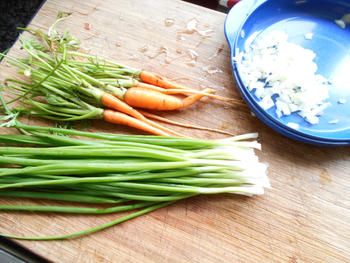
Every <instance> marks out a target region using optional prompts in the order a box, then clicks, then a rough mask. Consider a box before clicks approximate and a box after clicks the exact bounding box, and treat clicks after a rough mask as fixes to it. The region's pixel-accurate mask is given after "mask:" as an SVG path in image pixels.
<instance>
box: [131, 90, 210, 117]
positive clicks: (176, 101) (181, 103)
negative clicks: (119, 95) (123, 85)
mask: <svg viewBox="0 0 350 263" xmlns="http://www.w3.org/2000/svg"><path fill="white" fill-rule="evenodd" d="M210 91H211V89H205V90H204V92H210ZM203 96H205V94H194V95H190V96H188V97H186V98H184V99H180V98H177V97H175V96H171V95H167V94H163V93H161V92H159V91H156V90H150V89H147V88H141V87H132V88H129V89H128V91H127V92H126V93H125V95H124V101H125V102H126V103H127V104H128V105H130V106H133V107H139V108H144V109H149V110H161V111H162V110H177V109H182V108H186V107H189V106H190V105H192V104H193V103H195V102H196V101H198V100H200V99H201V98H202V97H203Z"/></svg>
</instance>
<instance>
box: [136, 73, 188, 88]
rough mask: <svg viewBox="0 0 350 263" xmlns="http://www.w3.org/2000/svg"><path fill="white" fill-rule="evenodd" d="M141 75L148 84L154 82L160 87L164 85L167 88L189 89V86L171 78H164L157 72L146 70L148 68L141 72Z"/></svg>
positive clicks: (142, 79)
mask: <svg viewBox="0 0 350 263" xmlns="http://www.w3.org/2000/svg"><path fill="white" fill-rule="evenodd" d="M139 77H140V79H141V81H143V82H146V83H148V84H152V85H155V86H158V87H162V88H165V89H185V90H186V89H188V88H187V87H184V86H182V85H179V84H177V83H174V82H172V81H170V80H169V79H166V78H163V77H161V76H159V75H158V74H156V73H153V72H150V71H146V70H142V71H141V72H140V75H139Z"/></svg>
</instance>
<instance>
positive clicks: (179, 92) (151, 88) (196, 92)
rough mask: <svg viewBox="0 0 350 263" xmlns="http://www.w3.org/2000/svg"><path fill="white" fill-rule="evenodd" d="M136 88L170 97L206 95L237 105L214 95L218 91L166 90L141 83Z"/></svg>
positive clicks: (230, 100)
mask: <svg viewBox="0 0 350 263" xmlns="http://www.w3.org/2000/svg"><path fill="white" fill-rule="evenodd" d="M136 87H140V88H145V89H150V90H156V91H159V92H161V93H163V94H168V95H171V94H202V95H205V96H207V97H209V98H212V99H216V100H220V101H224V102H233V103H236V100H234V99H231V98H226V97H222V96H218V95H214V94H213V93H216V90H214V89H209V88H207V92H204V91H200V90H192V89H186V90H184V89H165V88H161V87H157V86H154V85H151V84H146V83H142V82H139V83H138V84H137V85H136Z"/></svg>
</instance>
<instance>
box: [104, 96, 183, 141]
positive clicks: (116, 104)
mask: <svg viewBox="0 0 350 263" xmlns="http://www.w3.org/2000/svg"><path fill="white" fill-rule="evenodd" d="M100 101H101V103H102V105H104V106H106V107H108V108H110V109H114V110H118V111H120V112H122V113H125V114H128V115H130V116H132V117H134V118H136V119H138V120H140V121H142V122H145V123H146V124H148V125H151V126H153V127H154V128H156V129H160V130H162V131H164V132H167V133H168V134H171V135H175V136H181V137H183V136H184V135H182V134H181V133H178V132H176V131H173V130H171V129H169V128H166V127H164V126H162V125H159V124H157V123H155V122H153V121H151V120H149V119H147V118H146V117H145V116H144V115H142V114H141V113H140V112H138V111H137V110H135V109H134V108H132V107H130V106H129V105H128V104H127V103H125V102H124V101H122V100H120V99H118V98H117V97H115V96H113V95H112V94H109V93H107V92H104V93H103V94H102V95H101V98H100Z"/></svg>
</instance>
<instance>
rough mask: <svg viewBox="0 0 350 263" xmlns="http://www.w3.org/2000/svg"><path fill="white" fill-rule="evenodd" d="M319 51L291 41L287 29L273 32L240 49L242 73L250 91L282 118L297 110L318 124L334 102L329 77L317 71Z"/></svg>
mask: <svg viewBox="0 0 350 263" xmlns="http://www.w3.org/2000/svg"><path fill="white" fill-rule="evenodd" d="M315 56H316V55H315V53H314V52H313V51H312V50H309V49H305V48H303V47H301V46H300V45H297V44H294V43H291V42H288V35H287V34H286V33H285V32H284V31H279V30H278V31H277V30H276V31H272V32H270V33H269V34H265V35H264V36H262V37H260V38H257V39H256V41H255V42H254V43H252V44H250V45H249V46H247V48H246V49H245V50H244V51H243V52H240V53H239V55H238V56H237V58H236V60H237V63H239V73H240V75H241V78H242V80H243V82H244V83H245V85H246V87H247V88H248V90H249V91H251V92H254V95H255V96H256V97H257V98H259V99H260V102H259V103H260V106H261V107H262V108H263V109H264V110H267V109H270V108H271V107H273V106H275V107H276V115H277V116H278V117H282V116H285V115H290V114H291V113H294V112H296V113H297V114H299V115H300V116H301V117H303V118H304V119H305V120H306V121H307V122H308V123H310V124H317V123H318V122H319V116H320V115H321V114H322V112H323V110H324V109H325V108H326V107H327V106H329V105H330V103H329V102H327V101H326V100H327V99H328V98H329V95H328V89H329V87H330V85H329V82H328V80H327V79H326V78H325V77H323V76H321V75H320V74H316V71H317V65H316V63H315V62H314V61H313V60H314V58H315Z"/></svg>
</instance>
